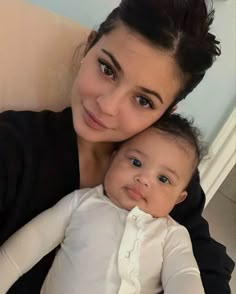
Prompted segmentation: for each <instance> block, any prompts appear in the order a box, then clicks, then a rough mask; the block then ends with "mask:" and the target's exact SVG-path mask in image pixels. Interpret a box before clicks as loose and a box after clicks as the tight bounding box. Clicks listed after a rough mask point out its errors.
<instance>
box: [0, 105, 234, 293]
mask: <svg viewBox="0 0 236 294" xmlns="http://www.w3.org/2000/svg"><path fill="white" fill-rule="evenodd" d="M78 188H79V159H78V151H77V141H76V134H75V132H74V130H73V124H72V113H71V109H70V108H67V109H65V110H64V111H63V112H58V113H55V112H51V111H43V112H30V111H25V112H14V111H7V112H4V113H2V114H0V244H2V243H3V242H4V241H5V240H6V239H7V238H8V237H9V236H10V235H11V234H13V233H14V232H15V231H16V230H17V229H19V228H20V227H21V226H23V225H24V224H25V223H26V222H28V221H29V220H31V219H32V218H33V217H34V216H36V215H37V214H38V213H40V212H41V211H43V210H45V209H47V208H49V207H50V206H52V205H54V204H55V203H56V202H57V201H59V200H60V199H61V198H62V197H63V196H65V195H67V194H69V193H70V192H72V191H74V190H76V189H78ZM204 202H205V195H204V193H203V191H202V189H201V187H200V185H199V175H198V172H196V174H195V175H194V177H193V179H192V181H191V183H190V185H189V187H188V197H187V199H186V200H185V201H184V202H182V203H181V204H178V205H177V206H176V207H175V208H174V210H173V211H172V213H171V215H172V217H173V218H174V219H175V220H177V221H178V222H179V223H181V224H183V225H184V226H185V227H187V229H188V231H189V233H190V236H191V239H192V243H193V251H194V254H195V257H196V260H197V262H198V265H199V268H200V271H201V276H202V280H203V284H204V287H205V291H206V293H207V294H215V293H219V294H221V293H222V294H223V293H225V294H226V293H230V289H229V279H230V275H231V272H232V270H233V266H234V265H233V262H232V260H231V259H230V258H229V257H228V256H227V254H226V251H225V247H224V246H222V245H221V244H219V243H217V242H215V241H214V240H213V239H211V238H210V235H209V230H208V224H207V222H206V221H205V220H204V219H203V218H202V217H201V213H202V209H203V206H204ZM54 254H55V252H52V253H51V254H49V255H48V256H46V257H45V258H43V259H42V260H41V261H40V262H39V263H38V264H37V265H36V266H35V267H34V268H33V269H32V270H30V271H29V272H28V273H27V274H25V275H24V276H23V277H22V278H21V279H19V280H18V281H17V282H16V283H15V285H14V286H13V287H12V288H11V289H10V290H9V291H8V293H17V294H21V293H22V294H23V293H24V294H25V293H32V294H37V293H40V288H41V285H42V283H43V280H44V278H45V276H46V274H47V272H48V269H49V267H50V265H51V263H52V260H53V257H54ZM0 266H1V265H0ZM0 279H1V277H0Z"/></svg>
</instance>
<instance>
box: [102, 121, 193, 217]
mask: <svg viewBox="0 0 236 294" xmlns="http://www.w3.org/2000/svg"><path fill="white" fill-rule="evenodd" d="M195 166H196V159H195V154H194V151H193V149H192V148H191V147H190V146H189V144H187V143H186V142H185V141H183V140H182V139H175V138H173V137H172V136H170V135H168V134H165V133H163V132H161V131H160V130H158V129H157V128H153V127H152V128H149V129H147V130H145V131H144V132H142V133H140V134H139V135H136V136H135V137H134V138H132V139H130V140H128V141H127V142H126V143H124V144H123V145H122V146H121V148H120V149H119V151H118V152H117V153H116V154H115V155H114V158H113V161H112V163H111V165H110V168H109V169H108V171H107V173H106V176H105V182H104V186H105V190H106V193H107V196H108V197H109V198H110V199H111V200H112V201H113V202H114V203H115V204H117V205H118V206H119V207H121V208H124V209H127V210H131V209H132V208H134V207H135V206H138V207H139V208H140V209H141V210H143V211H145V212H146V213H149V214H151V215H152V216H154V217H162V216H166V215H167V214H169V212H170V211H171V210H172V208H173V207H174V205H175V204H176V203H179V202H181V201H183V200H184V199H185V197H186V196H187V193H186V191H185V188H186V185H187V184H188V182H189V180H190V178H191V175H192V173H193V170H194V168H195Z"/></svg>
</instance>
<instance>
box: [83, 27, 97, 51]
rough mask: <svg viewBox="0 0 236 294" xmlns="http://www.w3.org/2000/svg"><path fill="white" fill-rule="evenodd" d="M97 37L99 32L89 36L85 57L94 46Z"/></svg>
mask: <svg viewBox="0 0 236 294" xmlns="http://www.w3.org/2000/svg"><path fill="white" fill-rule="evenodd" d="M96 37H97V32H96V31H91V33H90V34H89V36H88V39H87V44H86V47H85V49H84V56H85V55H86V54H87V52H88V51H89V49H90V48H91V46H92V44H93V42H94V40H95V39H96Z"/></svg>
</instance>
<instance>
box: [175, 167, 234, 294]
mask: <svg viewBox="0 0 236 294" xmlns="http://www.w3.org/2000/svg"><path fill="white" fill-rule="evenodd" d="M204 204H205V194H204V192H203V190H202V188H201V186H200V183H199V173H198V171H197V172H196V173H195V174H194V176H193V178H192V180H191V182H190V184H189V187H188V197H187V198H186V200H185V201H184V202H182V203H180V204H178V205H176V206H175V208H174V209H173V211H172V212H171V216H172V217H173V218H174V219H175V220H176V221H178V222H179V223H180V224H182V225H184V226H185V227H186V228H187V229H188V231H189V233H190V237H191V240H192V244H193V252H194V255H195V258H196V260H197V263H198V266H199V269H200V272H201V277H202V282H203V285H204V289H205V292H206V294H215V293H220V294H229V293H231V291H230V287H229V280H230V278H231V273H232V271H233V268H234V262H233V261H232V260H231V259H230V257H229V256H228V255H227V254H226V248H225V247H224V246H223V245H221V244H220V243H218V242H216V241H215V240H213V239H212V238H211V237H210V233H209V226H208V223H207V222H206V220H205V219H204V218H203V217H202V216H201V213H202V211H203V208H204Z"/></svg>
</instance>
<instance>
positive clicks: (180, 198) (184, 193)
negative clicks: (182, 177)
mask: <svg viewBox="0 0 236 294" xmlns="http://www.w3.org/2000/svg"><path fill="white" fill-rule="evenodd" d="M187 196H188V192H187V191H183V192H182V193H181V194H180V195H179V197H178V199H177V201H176V203H175V204H178V203H181V202H183V201H184V200H185V199H186V197H187Z"/></svg>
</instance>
